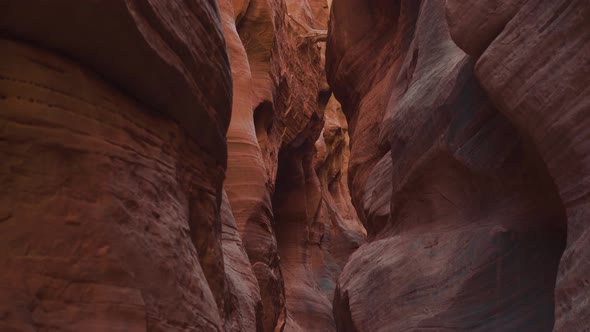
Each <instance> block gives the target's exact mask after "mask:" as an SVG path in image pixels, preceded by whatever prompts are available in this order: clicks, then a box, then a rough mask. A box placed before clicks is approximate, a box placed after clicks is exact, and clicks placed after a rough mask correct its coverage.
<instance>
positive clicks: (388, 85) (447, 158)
mask: <svg viewBox="0 0 590 332" xmlns="http://www.w3.org/2000/svg"><path fill="white" fill-rule="evenodd" d="M452 2H455V1H448V2H447V6H450V3H452ZM456 3H457V4H458V5H457V6H458V7H460V6H461V5H465V8H464V11H461V10H459V9H455V8H451V9H450V10H449V12H450V13H451V14H449V19H450V22H451V23H450V26H451V29H450V30H451V31H449V25H448V23H447V18H446V11H445V4H444V2H441V1H429V0H423V1H403V0H401V1H377V2H373V3H372V4H370V5H369V4H368V3H366V2H363V1H357V0H343V1H338V2H336V3H334V4H333V8H332V13H331V20H330V32H329V35H328V48H327V55H326V58H327V72H328V80H329V82H330V85H331V86H332V88H333V90H334V94H335V96H336V97H337V98H338V100H339V101H340V102H341V103H342V107H343V109H344V111H345V113H346V116H347V118H348V120H349V123H350V133H351V156H350V168H349V176H350V178H351V182H350V185H351V193H352V201H353V203H354V206H355V207H356V209H357V211H358V213H359V216H360V218H361V219H362V221H363V223H364V225H365V226H366V228H367V231H368V236H369V239H368V243H367V244H366V245H364V246H362V247H361V248H360V249H359V250H357V251H356V252H355V253H354V254H353V255H352V256H351V258H350V260H349V262H348V263H347V265H346V267H345V268H344V270H343V272H342V274H341V276H340V278H339V281H338V287H337V289H336V295H335V298H334V315H335V320H336V322H337V324H338V330H339V331H408V330H425V329H436V330H439V329H441V330H442V329H444V330H446V329H448V330H469V331H491V330H493V331H547V330H551V329H552V327H553V324H554V305H555V300H554V295H553V293H554V291H553V290H554V287H555V281H556V276H557V268H558V264H559V260H560V257H561V254H562V251H563V249H564V247H565V241H566V228H567V227H566V226H567V225H568V217H567V215H566V209H568V208H567V200H562V199H561V197H562V195H561V194H560V189H559V183H554V179H555V177H554V176H553V174H552V173H551V166H550V164H548V163H546V162H545V159H544V157H543V154H544V153H543V148H542V147H540V146H539V145H538V144H537V143H536V141H535V137H534V135H532V134H531V133H529V132H524V131H522V130H521V128H520V126H519V124H518V123H516V122H513V119H512V117H511V116H510V114H507V112H505V111H504V108H503V107H504V106H503V102H500V103H499V99H498V98H497V96H496V94H493V93H490V92H489V90H490V88H489V87H488V83H487V82H486V81H485V80H483V79H482V74H483V72H484V68H489V69H487V70H489V71H495V70H500V71H502V70H504V69H506V68H509V67H511V66H512V65H514V64H515V63H514V62H513V61H509V62H504V61H507V54H510V53H507V54H504V53H503V54H502V55H498V56H497V58H494V59H498V62H494V63H493V64H492V62H491V61H490V60H489V59H491V57H489V56H486V53H484V55H483V56H482V57H481V58H480V59H479V61H478V62H477V65H476V61H477V59H476V58H474V57H472V56H470V55H468V54H466V53H465V52H464V51H463V50H462V49H460V48H459V47H457V46H456V45H455V43H454V41H453V39H451V33H450V32H454V31H455V30H456V32H457V34H466V35H465V36H463V35H461V36H457V38H456V39H457V40H461V41H463V40H464V41H466V44H465V45H466V46H465V49H467V50H468V51H469V52H470V54H472V55H475V54H476V53H477V52H479V50H480V48H481V47H480V45H478V42H481V41H482V40H487V39H486V38H487V37H485V38H484V37H482V36H480V34H482V33H483V32H482V31H481V30H477V29H472V28H471V27H470V26H471V25H470V22H471V21H472V20H476V19H477V18H480V17H481V16H478V15H480V14H481V12H473V13H471V12H470V14H465V11H469V10H474V11H475V9H474V8H476V7H478V6H480V7H481V6H487V5H480V4H477V5H476V4H475V2H472V4H471V7H470V6H469V5H467V4H466V3H468V2H465V1H456ZM489 6H490V8H491V7H492V5H489ZM503 6H505V7H506V10H510V7H511V6H509V5H508V3H506V4H505V5H502V6H496V7H494V8H495V9H496V10H499V11H500V10H502V8H501V7H503ZM447 9H449V8H447ZM488 11H489V10H488ZM453 12H457V13H460V14H458V15H459V16H457V17H454V16H453ZM482 12H485V11H482ZM525 12H526V13H530V10H529V11H524V10H523V15H525V14H524V13H525ZM486 13H487V12H486ZM485 17H486V18H490V20H488V21H486V22H485V23H483V25H481V27H482V29H483V30H485V29H488V28H489V29H490V31H495V29H496V28H497V27H498V26H501V24H500V23H498V22H494V21H493V20H492V19H495V18H498V19H501V18H502V17H504V14H503V13H494V15H492V16H485ZM531 20H532V18H531ZM453 22H455V23H457V22H458V23H460V24H461V25H460V26H459V25H458V26H456V27H454V26H453V24H455V23H453ZM572 22H575V20H572ZM475 25H477V26H480V23H473V26H475ZM507 27H508V26H507ZM584 31H587V30H584ZM515 33H516V32H515ZM515 36H520V37H521V38H525V37H524V36H526V34H522V31H520V30H519V32H518V34H517V35H515ZM510 38H512V37H507V40H508V39H510ZM514 38H517V37H514ZM514 38H512V39H510V42H508V41H506V42H500V43H499V45H501V47H502V49H505V50H506V51H507V52H508V50H510V51H512V50H514V49H515V47H514V46H513V40H514ZM474 40H477V42H473V41H474ZM534 40H539V41H543V42H549V41H547V40H546V39H543V38H538V39H534ZM492 45H493V44H492ZM523 45H527V46H529V45H531V43H523ZM539 47H541V46H539ZM547 49H552V48H551V47H548V48H547ZM471 51H473V53H471ZM486 52H488V51H486ZM512 54H514V53H512ZM584 54H588V52H585V53H584ZM500 59H501V60H500ZM508 59H509V58H508ZM523 59H524V58H523ZM485 61H490V62H488V63H489V67H486V66H484V64H486V62H485ZM499 61H502V64H500V62H499ZM530 63H531V62H530V61H528V62H527V64H530ZM532 73H533V71H531V72H530V73H529V74H527V75H525V76H526V77H532ZM507 75H508V74H498V75H492V77H493V78H494V79H497V80H498V86H502V89H505V90H502V91H506V93H514V92H515V91H525V89H524V88H523V89H521V90H519V89H520V88H519V87H517V86H513V87H508V86H506V85H500V81H501V82H505V81H504V79H505V78H507V77H509V76H507ZM555 77H557V76H555ZM580 77H581V76H580ZM540 79H541V78H540V77H536V78H534V79H531V82H533V81H534V82H538V81H539V80H540ZM519 82H520V81H519ZM515 84H516V81H515ZM531 84H532V83H531ZM566 86H567V85H566ZM576 91H577V92H579V91H581V90H580V89H577V90H576ZM511 96H513V95H511ZM535 96H540V95H539V94H535ZM513 97H514V99H511V100H513V102H514V103H515V105H516V104H518V103H520V102H521V101H522V99H519V98H518V97H517V96H513ZM535 100H536V101H539V100H538V99H535ZM579 101H580V100H579V99H578V100H577V102H579ZM518 105H521V104H518ZM547 105H549V104H547ZM576 105H580V104H578V103H576ZM527 121H529V122H531V119H530V118H529V120H527ZM574 132H577V133H580V132H581V131H572V133H574ZM553 142H554V141H553ZM553 147H555V146H553ZM560 152H562V151H561V150H560ZM556 184H557V186H556ZM564 203H565V204H564ZM570 225H571V221H570ZM562 268H563V263H562ZM384 287H386V288H387V290H386V291H384ZM580 294H581V293H580ZM558 319H559V318H558Z"/></svg>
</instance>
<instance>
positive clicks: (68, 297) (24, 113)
mask: <svg viewBox="0 0 590 332" xmlns="http://www.w3.org/2000/svg"><path fill="white" fill-rule="evenodd" d="M65 13H68V14H65ZM219 22H220V21H219V15H218V12H217V7H216V5H215V3H213V2H210V1H167V0H160V1H157V0H153V1H152V0H150V1H131V0H129V1H66V0H59V1H32V0H31V1H4V2H3V4H2V11H1V12H0V31H1V32H2V35H3V36H8V37H9V38H11V39H12V40H6V39H3V40H2V41H1V42H0V57H1V61H0V119H1V121H2V122H1V124H0V155H2V160H3V162H2V167H1V168H0V183H1V186H0V188H1V189H0V211H1V212H0V214H1V215H2V216H1V217H0V218H1V222H0V253H1V254H0V260H1V262H2V264H3V266H4V268H3V269H2V272H0V317H1V318H0V329H2V330H13V329H14V330H32V329H35V330H37V329H39V330H54V329H59V330H70V331H80V330H84V331H104V330H109V331H144V330H152V331H182V330H186V329H189V330H199V331H222V330H223V319H224V316H225V310H224V307H225V303H224V300H225V295H224V294H225V293H224V292H225V289H226V285H225V279H226V278H225V274H224V261H223V255H222V247H221V241H222V235H221V229H222V225H221V219H220V205H221V201H222V181H223V177H224V171H225V165H226V153H225V151H226V149H225V146H226V144H225V131H226V129H227V127H228V124H229V118H230V112H231V104H230V103H231V76H230V68H229V61H228V57H227V54H226V50H225V43H224V39H223V35H222V30H221V25H220V23H219ZM27 45H35V47H31V46H27ZM48 50H51V51H48ZM98 75H100V77H99V76H98Z"/></svg>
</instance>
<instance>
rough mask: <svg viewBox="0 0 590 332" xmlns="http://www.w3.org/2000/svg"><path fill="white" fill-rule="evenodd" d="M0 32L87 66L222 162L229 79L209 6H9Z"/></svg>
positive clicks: (1, 15)
mask: <svg viewBox="0 0 590 332" xmlns="http://www.w3.org/2000/svg"><path fill="white" fill-rule="evenodd" d="M31 8H34V10H31ZM23 17H27V19H26V20H25V19H22V18H23ZM0 31H2V34H3V35H7V36H9V37H12V38H16V39H18V40H23V41H27V42H29V43H32V44H35V45H39V46H41V47H45V48H49V49H52V50H55V51H56V52H58V53H59V54H62V55H65V56H66V57H68V58H71V59H73V60H75V61H76V62H78V63H81V64H83V65H85V66H86V67H87V68H89V69H91V70H93V71H95V72H97V73H99V74H100V75H101V76H102V77H104V78H106V79H107V80H108V81H110V82H113V83H114V84H116V85H117V87H118V88H121V89H122V90H123V91H124V92H126V93H128V94H130V95H131V96H132V97H134V98H136V99H138V100H139V101H140V102H141V103H143V104H144V105H146V106H147V108H149V109H152V110H156V111H160V112H164V113H168V114H170V115H171V116H172V117H173V118H175V119H176V120H178V122H179V123H180V124H181V126H182V127H183V128H184V129H186V130H187V132H189V134H190V135H192V136H193V137H195V138H197V139H198V140H199V142H201V145H202V147H203V148H204V149H206V150H207V151H208V152H209V153H212V154H218V155H219V158H220V159H223V158H225V150H226V149H225V144H223V143H224V140H223V138H224V137H225V131H226V129H227V125H228V123H229V118H230V111H231V108H230V99H228V96H230V95H231V78H230V72H229V70H228V60H227V53H226V51H225V47H224V43H223V35H222V29H221V26H220V24H219V15H218V13H217V5H216V3H215V2H214V1H205V0H198V1H187V0H180V1H171V0H98V1H77V0H56V1H53V0H25V1H21V0H6V1H3V3H2V11H1V12H0ZM148 68H149V70H148ZM205 77H206V78H207V81H206V83H205V80H204V78H205ZM163 87H165V88H163ZM204 124H208V125H204Z"/></svg>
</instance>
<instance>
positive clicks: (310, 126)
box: [220, 0, 363, 331]
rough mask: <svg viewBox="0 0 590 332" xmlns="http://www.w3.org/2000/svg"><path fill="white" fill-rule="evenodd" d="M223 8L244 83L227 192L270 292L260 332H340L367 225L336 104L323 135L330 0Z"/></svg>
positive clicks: (238, 78) (235, 67)
mask: <svg viewBox="0 0 590 332" xmlns="http://www.w3.org/2000/svg"><path fill="white" fill-rule="evenodd" d="M220 8H221V12H222V19H223V22H224V29H225V37H226V40H227V45H228V50H229V54H230V62H231V66H232V73H233V77H234V80H233V84H234V99H233V113H232V120H231V123H230V126H229V130H228V135H227V137H228V151H229V153H228V170H227V178H226V181H225V183H224V187H225V189H226V190H227V194H228V197H229V201H230V203H231V208H232V211H233V213H234V215H235V219H236V224H237V226H238V229H239V231H240V234H241V235H242V239H243V245H244V248H245V250H246V252H247V253H248V257H249V259H250V262H251V264H252V266H253V270H254V273H255V274H256V277H257V279H258V283H259V287H260V291H261V294H260V295H261V299H262V308H263V323H262V325H263V326H259V329H261V330H264V331H274V330H277V331H278V330H281V329H284V330H285V331H297V330H301V331H314V330H317V331H324V330H325V329H326V328H327V329H328V330H334V328H335V325H334V321H333V319H332V314H331V312H332V309H331V298H332V291H333V288H334V284H335V280H336V278H337V275H338V273H339V271H340V268H341V266H342V265H343V264H344V261H345V260H346V259H347V258H348V256H349V255H350V253H351V252H352V250H354V248H356V247H358V244H359V243H360V242H361V241H362V240H363V233H362V232H363V229H362V227H361V226H360V224H359V222H358V219H356V215H355V213H354V211H353V210H352V209H351V204H350V198H349V197H350V196H349V194H348V191H347V190H345V189H344V188H345V187H346V186H345V185H344V183H343V182H342V181H345V180H343V179H345V178H346V176H345V175H344V176H343V175H342V174H345V172H346V165H347V156H345V155H346V152H345V151H347V149H348V141H347V140H346V139H345V137H347V136H346V121H345V120H344V118H343V115H342V113H341V111H340V110H337V106H336V105H337V102H335V101H333V103H332V106H330V107H329V108H330V111H329V114H330V117H331V118H334V119H332V120H331V122H329V124H328V123H326V125H329V126H330V127H329V128H328V129H327V130H325V131H324V134H323V135H320V134H321V133H322V126H323V125H324V109H326V104H327V102H328V98H329V97H330V91H329V88H328V86H327V84H326V82H325V79H324V62H323V44H324V43H323V41H324V39H325V36H326V31H325V27H326V21H327V16H328V7H327V4H326V3H325V2H324V1H315V0H314V1H276V2H269V1H259V0H254V1H250V2H247V3H246V2H234V3H233V7H232V6H231V2H230V1H221V2H220ZM330 112H331V113H330ZM338 112H340V113H338ZM336 114H339V116H340V118H338V119H336V117H337V116H338V115H336ZM319 136H321V137H322V138H321V139H320V141H319V143H318V144H319V145H318V146H321V148H322V149H323V150H322V154H321V157H320V159H321V160H320V159H314V156H315V155H316V150H315V142H316V140H317V139H318V137H319ZM324 136H326V137H328V142H327V143H326V142H325V141H324V139H323V137H324ZM320 163H321V164H320ZM324 164H325V165H324ZM316 166H317V167H316ZM314 167H316V168H314ZM320 173H322V175H321V178H322V181H320V178H319V177H318V174H320ZM324 173H325V174H324ZM332 182H333V183H332ZM330 184H332V189H331V191H330V189H328V188H329V186H330ZM343 187H344V188H343ZM332 193H334V196H333V197H332ZM328 204H329V205H328ZM340 207H344V208H346V210H343V211H344V213H341V211H340V210H339V208H340ZM332 243H333V244H332Z"/></svg>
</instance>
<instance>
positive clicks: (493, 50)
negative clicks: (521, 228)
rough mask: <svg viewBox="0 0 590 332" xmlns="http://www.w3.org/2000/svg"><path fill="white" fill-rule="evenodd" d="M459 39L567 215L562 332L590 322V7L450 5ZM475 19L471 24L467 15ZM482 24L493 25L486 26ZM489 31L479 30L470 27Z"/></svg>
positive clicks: (560, 285) (560, 280)
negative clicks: (525, 141) (548, 178)
mask: <svg viewBox="0 0 590 332" xmlns="http://www.w3.org/2000/svg"><path fill="white" fill-rule="evenodd" d="M447 13H448V17H449V21H450V28H451V34H452V36H453V39H454V40H455V41H456V43H457V45H459V46H460V47H461V48H463V49H465V51H466V52H468V53H469V54H470V55H472V56H473V57H474V58H476V59H477V63H476V66H475V75H476V77H477V79H478V81H479V82H480V83H481V85H482V87H483V89H484V90H485V91H486V94H487V95H488V96H489V97H490V99H491V100H492V101H493V103H494V104H495V105H496V106H497V107H498V109H499V110H500V111H501V112H502V113H503V114H505V115H506V117H508V118H509V119H510V120H511V121H512V123H514V125H515V126H516V127H517V128H518V129H519V131H520V132H522V134H523V135H527V136H529V137H530V138H531V140H532V142H533V144H534V146H535V148H536V149H537V150H538V151H539V154H540V156H541V157H542V162H543V164H544V165H546V167H547V169H548V172H549V174H550V175H551V178H552V180H553V181H554V182H555V185H556V186H557V190H558V193H559V197H560V199H561V201H562V202H563V205H564V207H565V209H566V213H567V227H568V231H567V247H566V249H565V252H564V254H563V257H562V259H561V263H560V265H559V273H558V277H557V286H556V293H555V295H556V308H555V314H556V324H555V331H584V330H585V329H587V328H588V322H589V321H590V302H588V294H590V279H589V278H588V275H589V274H590V250H589V248H590V222H589V221H588V211H590V200H589V199H588V197H589V194H590V163H588V157H589V156H590V145H589V143H588V142H589V140H588V139H589V137H590V130H589V129H588V125H589V123H590V97H589V96H590V94H589V89H590V88H589V86H590V42H589V40H590V3H588V2H587V1H567V0H564V1H540V0H536V1H532V0H530V1H506V2H505V4H504V5H502V6H500V7H495V6H492V5H491V4H489V3H485V2H479V1H453V0H448V1H447ZM466 17H469V18H470V19H469V20H466V19H465V18H466ZM481 22H488V23H486V24H484V25H481ZM471 24H473V25H478V26H482V28H481V29H479V30H478V32H477V33H475V32H473V30H471V29H466V27H467V26H470V25H471Z"/></svg>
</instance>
